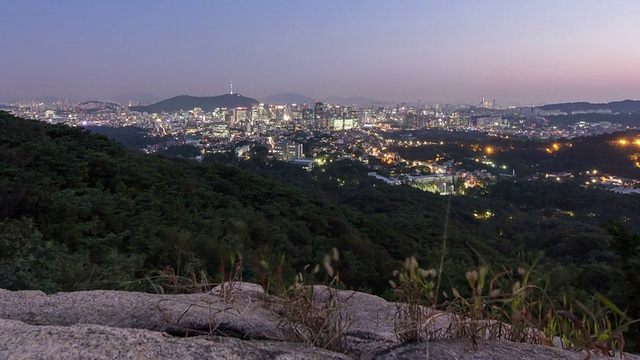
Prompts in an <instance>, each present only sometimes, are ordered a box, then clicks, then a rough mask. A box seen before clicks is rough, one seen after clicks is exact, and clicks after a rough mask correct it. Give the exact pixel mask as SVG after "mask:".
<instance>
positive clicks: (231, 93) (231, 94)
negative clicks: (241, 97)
mask: <svg viewBox="0 0 640 360" xmlns="http://www.w3.org/2000/svg"><path fill="white" fill-rule="evenodd" d="M230 90H231V95H233V80H231V88H230Z"/></svg>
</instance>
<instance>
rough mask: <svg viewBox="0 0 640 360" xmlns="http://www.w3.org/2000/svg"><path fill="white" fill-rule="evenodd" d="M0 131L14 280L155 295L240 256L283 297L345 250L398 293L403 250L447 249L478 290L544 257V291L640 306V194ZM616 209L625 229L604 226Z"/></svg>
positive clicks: (454, 278)
mask: <svg viewBox="0 0 640 360" xmlns="http://www.w3.org/2000/svg"><path fill="white" fill-rule="evenodd" d="M0 128H1V129H2V131H1V132H0V270H2V271H0V274H2V275H0V287H3V288H8V289H15V290H18V289H42V290H45V291H47V292H56V291H63V290H78V289H98V288H100V289H107V288H125V289H130V290H146V291H157V290H158V289H157V288H155V287H153V286H152V285H150V284H151V283H150V282H149V281H146V280H145V279H155V278H156V277H157V276H162V275H163V274H164V273H166V272H170V274H172V276H175V277H177V278H181V279H189V281H191V280H193V281H195V282H203V281H206V282H207V283H216V282H219V281H223V280H225V279H226V278H228V276H227V277H225V276H224V275H223V274H224V272H222V271H221V269H230V268H232V267H233V266H235V264H237V254H243V258H242V263H243V264H242V279H243V280H246V281H254V282H258V283H262V284H263V286H264V287H265V288H266V289H267V291H268V292H271V293H276V294H280V293H282V292H283V290H282V289H283V288H284V285H283V281H282V280H281V279H282V278H285V279H286V278H291V277H293V276H294V274H295V271H294V269H301V268H303V267H304V266H305V265H306V264H310V263H321V262H322V259H323V256H324V254H326V253H327V252H329V251H330V249H332V248H334V247H335V248H337V249H338V250H339V251H340V253H341V257H340V259H339V260H338V261H337V263H336V266H339V268H340V269H341V273H340V284H341V285H342V286H344V287H347V288H351V289H354V290H363V291H368V292H372V293H375V294H379V295H386V296H390V295H391V294H390V292H389V290H388V281H389V280H390V277H391V274H392V272H393V270H396V269H401V267H402V262H403V259H405V258H406V257H407V256H409V257H411V256H413V257H415V259H416V261H417V262H419V263H421V264H440V260H441V258H442V259H443V260H444V261H443V263H442V272H441V274H442V280H441V286H440V289H445V288H457V289H460V296H462V297H464V298H467V297H469V296H471V295H472V291H470V290H468V289H466V288H467V287H466V285H465V284H467V279H466V277H465V274H466V271H467V270H468V269H478V268H481V267H483V266H487V265H489V264H501V265H502V266H503V267H504V268H505V269H507V268H511V269H517V268H519V267H521V266H523V265H524V264H530V263H531V262H532V261H533V260H534V259H535V258H536V257H537V256H538V254H540V253H542V254H543V257H542V258H541V260H540V262H539V264H538V265H537V266H536V268H535V269H534V270H533V271H531V274H530V281H531V282H532V283H535V284H548V285H545V289H546V291H547V293H550V294H556V295H554V296H556V297H560V296H561V294H566V295H567V296H568V297H569V298H571V299H577V300H580V301H582V302H583V303H588V302H589V301H592V300H590V299H591V297H592V295H593V294H595V293H602V294H603V295H605V296H607V298H610V299H611V301H612V302H613V303H615V304H617V305H618V306H619V307H620V308H621V309H622V310H623V311H624V312H625V313H626V314H628V316H629V318H638V317H640V310H638V307H637V306H636V302H635V299H637V298H638V296H640V290H638V289H640V280H638V276H637V274H635V272H634V269H637V267H638V266H639V265H640V260H638V259H640V255H638V254H639V252H638V251H636V250H637V249H636V248H638V246H640V241H639V240H638V239H637V235H634V234H632V233H628V232H627V231H628V230H631V231H640V225H638V224H640V221H637V219H640V197H637V196H620V195H617V194H613V193H610V192H605V191H598V190H586V189H583V188H582V187H580V186H576V185H572V184H553V183H551V184H550V183H546V182H536V181H531V182H528V181H512V180H509V181H501V182H498V183H497V184H495V185H492V186H488V187H486V188H484V189H482V192H479V193H477V194H474V195H471V196H464V197H462V196H460V197H457V196H456V197H452V198H450V199H449V198H445V197H441V196H438V195H435V194H431V193H428V192H423V191H420V190H417V189H413V188H411V187H409V186H395V187H392V186H386V185H384V184H382V183H380V182H378V181H376V180H375V179H374V178H373V177H370V176H367V171H368V169H367V168H365V167H364V166H362V165H361V164H359V163H355V162H352V161H348V160H344V161H333V162H329V163H328V164H327V165H325V166H323V167H321V168H317V169H315V170H314V171H312V172H306V171H304V170H302V169H299V168H297V167H295V166H292V165H290V164H287V163H284V162H278V161H271V160H268V159H267V158H266V157H264V156H257V157H256V158H255V159H252V160H249V161H240V160H238V159H235V158H234V157H233V156H224V157H222V156H218V157H216V158H210V157H207V158H205V161H203V163H196V162H193V161H189V160H186V159H176V158H168V157H164V156H154V155H144V154H137V153H130V152H128V151H127V150H126V149H125V148H124V147H122V146H121V145H120V144H118V143H116V142H114V141H112V140H109V139H108V138H107V137H105V136H102V135H96V134H92V133H90V132H87V131H85V130H83V129H79V128H69V127H66V126H61V125H47V124H44V123H41V122H36V121H28V120H23V119H18V118H15V117H13V116H11V115H9V114H8V113H4V112H0ZM603 139H604V140H603V141H605V140H606V139H607V138H606V137H605V138H603ZM581 141H582V140H581ZM522 146H523V149H524V148H526V146H533V144H528V143H525V144H524V145H522ZM536 146H537V145H536ZM581 146H583V145H580V144H578V143H575V144H574V145H573V147H572V149H573V148H576V147H578V148H579V147H581ZM585 146H586V145H585ZM457 147H458V148H462V147H460V146H457ZM452 149H453V148H452ZM616 151H617V150H616ZM504 153H505V154H506V152H504ZM497 154H503V153H502V152H498V153H497ZM263 155H264V154H263ZM496 156H497V155H496ZM532 156H533V155H532ZM536 156H537V155H536ZM449 201H450V202H451V203H450V205H451V208H450V211H449V210H447V209H448V205H447V204H448V202H449ZM487 211H488V212H489V213H490V214H492V215H491V216H488V217H487V216H484V217H482V218H480V217H478V216H474V214H476V215H477V214H487ZM445 219H446V220H447V221H448V222H447V224H448V225H447V226H448V228H447V232H448V235H447V246H446V249H445V248H443V247H442V239H443V233H444V224H445ZM608 220H613V221H616V223H615V224H616V225H615V226H613V227H609V228H608V229H605V228H602V227H600V226H599V225H601V224H603V223H605V222H607V221H608ZM444 250H446V252H445V251H444ZM443 255H444V257H442V256H443ZM234 256H235V261H236V262H235V264H234V263H233V262H232V261H231V260H230V259H232V257H234ZM169 269H170V270H169ZM266 270H269V271H266ZM273 271H275V273H276V274H277V276H271V278H269V277H267V276H266V275H265V273H269V272H273ZM194 274H196V275H195V276H194ZM549 274H553V275H552V276H553V277H552V278H549V277H550V275H549ZM323 280H325V279H323V278H322V277H320V278H313V279H310V281H311V282H313V281H320V282H321V281H323ZM186 283H188V281H187V280H184V283H183V284H186ZM439 283H440V282H439ZM178 284H179V283H178ZM164 290H166V291H172V290H171V289H170V288H169V287H165V288H164ZM176 291H179V290H176ZM436 295H438V294H436ZM553 301H554V303H557V302H558V301H559V298H554V299H553ZM629 333H630V336H629V337H628V338H627V339H628V346H629V348H631V346H633V344H635V341H637V340H636V339H640V334H638V333H637V330H636V327H634V326H633V325H630V332H629Z"/></svg>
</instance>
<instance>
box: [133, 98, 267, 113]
mask: <svg viewBox="0 0 640 360" xmlns="http://www.w3.org/2000/svg"><path fill="white" fill-rule="evenodd" d="M258 103H259V101H258V100H256V99H253V98H250V97H246V96H242V95H240V94H224V95H218V96H190V95H181V96H176V97H172V98H171V99H167V100H163V101H160V102H157V103H155V104H151V105H147V106H132V107H131V110H132V111H140V112H148V113H159V112H175V111H180V110H191V109H193V108H197V107H199V108H202V110H204V111H213V110H215V109H216V108H233V107H238V106H251V105H253V104H258Z"/></svg>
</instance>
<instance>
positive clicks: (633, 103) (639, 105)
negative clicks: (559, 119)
mask: <svg viewBox="0 0 640 360" xmlns="http://www.w3.org/2000/svg"><path fill="white" fill-rule="evenodd" d="M537 108H539V109H542V110H560V111H564V112H572V111H589V110H594V111H595V110H607V109H609V110H611V111H612V112H614V113H620V112H623V113H634V112H640V100H631V99H625V100H620V101H611V102H608V103H590V102H586V101H579V102H569V103H558V104H548V105H542V106H537Z"/></svg>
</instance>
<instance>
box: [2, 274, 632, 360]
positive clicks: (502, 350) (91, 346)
mask: <svg viewBox="0 0 640 360" xmlns="http://www.w3.org/2000/svg"><path fill="white" fill-rule="evenodd" d="M311 299H312V301H314V302H315V304H316V306H317V307H320V308H321V307H322V306H325V305H326V304H335V305H336V307H335V308H330V307H329V308H326V310H324V311H325V312H324V313H323V312H322V311H320V312H317V313H312V312H310V311H307V309H305V308H300V306H301V305H300V304H304V302H300V303H296V302H292V301H283V300H281V299H277V298H274V297H271V296H267V295H266V294H264V292H263V291H262V288H261V287H260V286H258V285H255V284H248V283H228V284H225V286H222V287H218V288H215V289H214V290H213V291H211V292H210V293H206V294H190V295H161V294H146V293H134V292H123V291H79V292H71V293H58V294H53V295H46V294H44V293H42V292H39V291H15V292H14V291H7V290H2V289H0V358H2V359H5V358H7V359H24V358H29V359H31V358H42V359H53V358H60V359H62V358H64V359H70V358H91V359H100V358H109V359H114V358H116V359H117V358H121V359H129V358H140V359H142V358H149V359H162V358H166V359H169V358H171V359H175V358H181V359H190V358H194V359H196V358H197V359H236V358H237V359H346V358H358V359H407V358H411V359H514V358H520V359H576V360H578V359H580V360H581V359H584V358H585V357H586V354H585V353H576V352H570V351H565V350H562V349H559V348H553V347H546V346H539V345H531V344H518V343H511V342H506V341H496V340H493V341H490V340H487V341H478V344H477V346H476V347H475V348H474V347H473V346H472V344H471V342H470V341H469V340H468V339H446V338H443V339H440V340H431V341H428V342H422V343H416V344H400V343H399V341H398V340H397V337H396V333H395V330H394V326H395V325H394V322H395V321H397V311H398V306H397V305H396V304H394V303H389V302H387V301H385V300H384V299H382V298H380V297H377V296H373V295H368V294H363V293H358V292H353V291H336V290H331V289H329V288H326V287H322V286H314V287H313V296H312V297H311ZM296 307H297V308H296ZM298 310H302V311H301V314H302V315H301V316H302V320H300V318H296V317H293V316H291V313H292V312H293V311H298ZM424 311H425V319H428V321H429V326H430V328H429V331H430V332H432V333H437V331H438V330H443V329H445V328H446V327H447V326H449V322H450V320H451V318H450V316H448V315H447V314H442V313H436V312H430V311H429V310H428V309H424ZM314 316H315V318H314ZM334 316H338V317H339V319H340V321H341V324H342V325H344V326H343V328H342V330H343V335H344V336H343V337H341V338H342V339H343V340H344V343H343V344H342V346H341V349H342V351H343V352H344V354H343V353H339V352H331V351H327V350H324V349H321V348H319V347H314V346H311V345H308V344H303V343H296V342H293V341H292V340H294V339H299V338H305V339H308V338H313V337H314V336H316V335H318V333H319V332H321V331H322V330H323V329H324V328H325V327H326V326H327V324H329V322H330V321H331V318H332V317H334ZM295 321H300V323H295ZM292 323H293V325H294V326H291V324H292ZM312 323H313V324H312ZM313 326H318V328H317V329H315V328H313ZM292 331H295V332H301V333H304V335H306V337H304V336H303V337H299V336H298V337H297V336H295V335H296V334H294V333H292ZM298 335H300V334H298ZM443 337H444V336H443ZM592 358H595V357H593V356H592ZM627 358H632V359H636V358H637V357H635V356H631V355H630V356H628V357H627Z"/></svg>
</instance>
